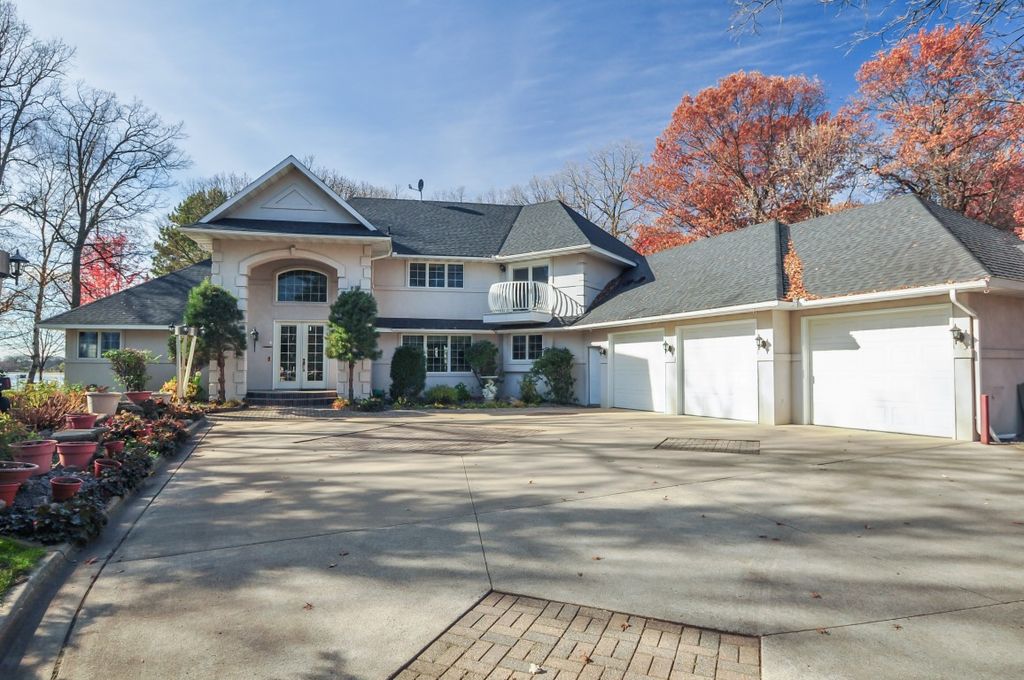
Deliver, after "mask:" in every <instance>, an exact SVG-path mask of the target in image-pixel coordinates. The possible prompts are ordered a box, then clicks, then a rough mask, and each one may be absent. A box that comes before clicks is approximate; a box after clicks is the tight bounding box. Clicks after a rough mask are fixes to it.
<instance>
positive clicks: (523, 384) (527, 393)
mask: <svg viewBox="0 0 1024 680" xmlns="http://www.w3.org/2000/svg"><path fill="white" fill-rule="evenodd" d="M519 399H520V401H522V402H523V403H524V404H539V403H540V402H541V401H542V399H541V396H540V392H539V391H538V390H537V379H536V378H534V377H533V375H532V374H530V373H527V374H526V375H524V376H523V379H522V380H521V381H519Z"/></svg>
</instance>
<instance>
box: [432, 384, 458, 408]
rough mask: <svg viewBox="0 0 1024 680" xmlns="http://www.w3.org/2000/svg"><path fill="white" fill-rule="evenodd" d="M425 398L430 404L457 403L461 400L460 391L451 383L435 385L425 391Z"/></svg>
mask: <svg viewBox="0 0 1024 680" xmlns="http://www.w3.org/2000/svg"><path fill="white" fill-rule="evenodd" d="M423 400H424V401H425V402H427V403H428V404H441V405H445V406H447V405H448V404H456V403H458V401H459V392H458V390H456V389H455V388H454V387H452V386H451V385H434V386H433V387H431V388H430V389H429V390H427V391H426V392H424V393H423Z"/></svg>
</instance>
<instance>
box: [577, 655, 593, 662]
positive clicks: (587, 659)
mask: <svg viewBox="0 0 1024 680" xmlns="http://www.w3.org/2000/svg"><path fill="white" fill-rule="evenodd" d="M580 661H582V662H583V663H594V660H593V659H591V658H590V655H589V654H587V653H586V652H584V653H583V654H581V655H580Z"/></svg>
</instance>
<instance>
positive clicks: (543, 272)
mask: <svg viewBox="0 0 1024 680" xmlns="http://www.w3.org/2000/svg"><path fill="white" fill-rule="evenodd" d="M533 280H534V281H536V282H538V283H547V282H548V266H547V265H546V264H545V265H540V266H537V267H534V268H533Z"/></svg>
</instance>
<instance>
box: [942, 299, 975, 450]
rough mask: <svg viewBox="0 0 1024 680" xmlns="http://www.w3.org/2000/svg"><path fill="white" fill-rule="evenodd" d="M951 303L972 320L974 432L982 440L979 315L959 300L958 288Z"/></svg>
mask: <svg viewBox="0 0 1024 680" xmlns="http://www.w3.org/2000/svg"><path fill="white" fill-rule="evenodd" d="M949 301H950V302H951V303H953V306H954V307H957V308H959V309H960V310H961V311H963V312H964V313H965V314H966V315H967V316H969V317H970V318H971V330H970V334H971V345H972V347H973V349H974V360H973V361H972V364H973V367H974V409H973V410H974V430H975V431H976V432H977V433H978V436H979V438H980V437H982V436H983V434H982V432H981V343H980V341H979V340H978V313H977V312H976V311H974V310H973V309H971V308H970V307H968V306H967V305H966V304H965V303H963V302H961V301H960V299H959V298H957V296H956V288H950V289H949Z"/></svg>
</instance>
